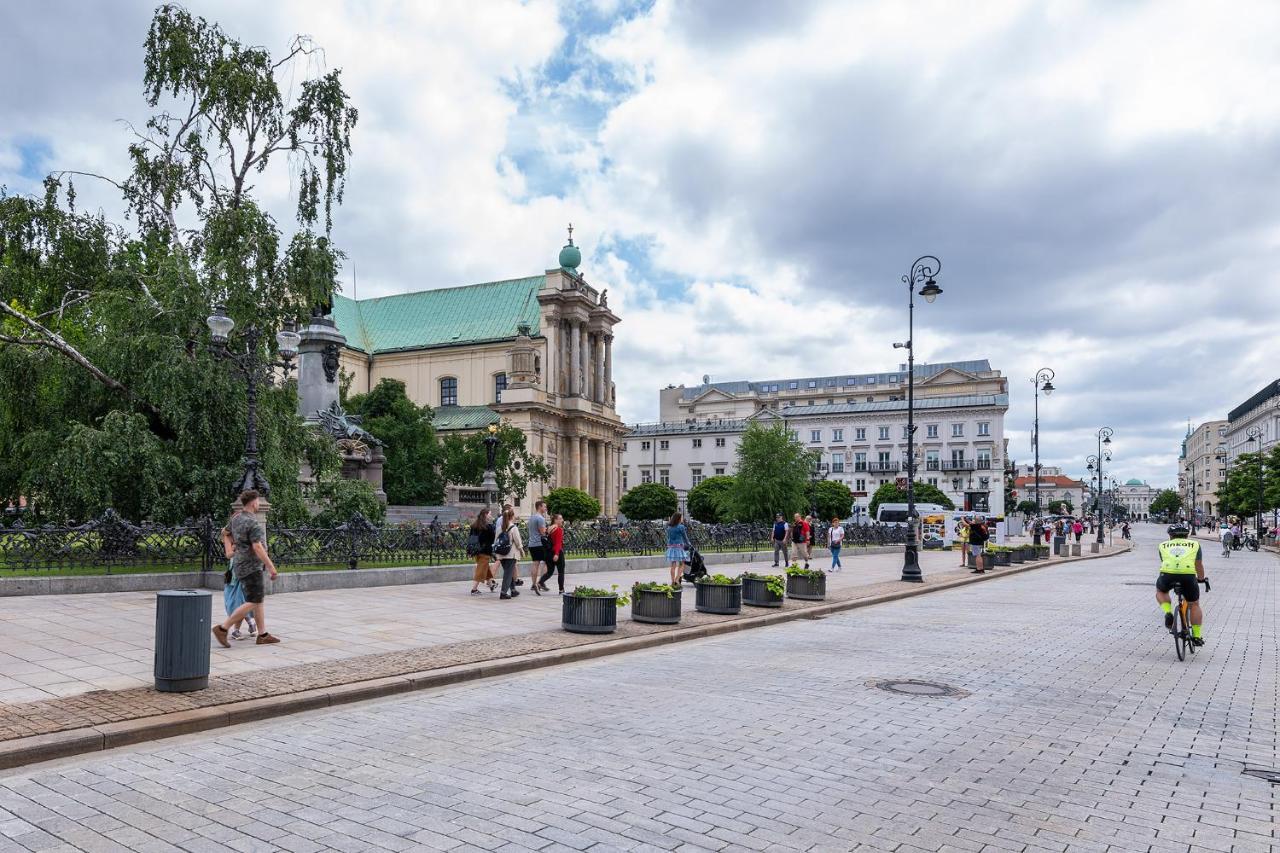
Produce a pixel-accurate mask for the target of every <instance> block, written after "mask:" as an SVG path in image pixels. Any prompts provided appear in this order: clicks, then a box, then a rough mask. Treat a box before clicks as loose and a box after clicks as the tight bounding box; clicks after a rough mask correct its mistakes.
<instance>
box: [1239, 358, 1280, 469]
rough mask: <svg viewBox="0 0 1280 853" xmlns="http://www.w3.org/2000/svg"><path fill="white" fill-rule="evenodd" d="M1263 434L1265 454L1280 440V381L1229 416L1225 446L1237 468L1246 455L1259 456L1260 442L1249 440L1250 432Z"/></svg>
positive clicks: (1269, 385)
mask: <svg viewBox="0 0 1280 853" xmlns="http://www.w3.org/2000/svg"><path fill="white" fill-rule="evenodd" d="M1250 429H1254V430H1256V431H1258V432H1260V433H1261V435H1260V438H1261V441H1262V448H1261V449H1262V451H1263V452H1264V453H1265V452H1267V451H1269V450H1270V449H1271V448H1272V447H1275V446H1276V442H1277V441H1280V379H1278V380H1275V381H1273V382H1268V383H1267V385H1266V386H1265V387H1264V388H1263V389H1262V390H1261V391H1259V392H1258V393H1256V394H1254V395H1253V396H1252V397H1250V398H1249V399H1248V400H1245V401H1244V402H1243V403H1241V404H1240V405H1238V406H1236V407H1235V408H1234V409H1232V410H1231V411H1230V412H1229V413H1228V414H1227V431H1226V435H1225V443H1226V445H1227V456H1228V457H1229V458H1230V459H1231V463H1232V464H1233V465H1234V464H1235V461H1236V459H1238V458H1239V457H1240V454H1242V453H1257V452H1258V449H1259V448H1258V442H1257V441H1254V442H1252V443H1251V442H1250V441H1249V430H1250Z"/></svg>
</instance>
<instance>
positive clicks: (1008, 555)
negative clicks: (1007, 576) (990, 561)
mask: <svg viewBox="0 0 1280 853" xmlns="http://www.w3.org/2000/svg"><path fill="white" fill-rule="evenodd" d="M987 556H989V557H994V558H995V563H994V565H997V566H1011V565H1013V553H1012V552H1010V551H997V552H996V553H994V554H988V555H987Z"/></svg>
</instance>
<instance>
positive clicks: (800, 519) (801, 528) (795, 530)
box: [791, 512, 812, 569]
mask: <svg viewBox="0 0 1280 853" xmlns="http://www.w3.org/2000/svg"><path fill="white" fill-rule="evenodd" d="M811 531H812V528H811V527H810V526H809V522H807V521H805V520H804V516H802V515H801V514H800V513H798V512H797V513H796V515H795V521H793V522H792V524H791V542H792V544H794V545H795V546H796V562H797V563H798V562H800V561H801V560H804V567H805V568H806V569H807V568H809V535H810V533H811Z"/></svg>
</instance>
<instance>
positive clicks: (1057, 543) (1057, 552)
mask: <svg viewBox="0 0 1280 853" xmlns="http://www.w3.org/2000/svg"><path fill="white" fill-rule="evenodd" d="M1066 544H1067V537H1065V536H1055V537H1053V555H1054V556H1055V557H1062V556H1065V555H1064V553H1063V546H1064V545H1066Z"/></svg>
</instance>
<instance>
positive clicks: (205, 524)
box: [0, 510, 906, 574]
mask: <svg viewBox="0 0 1280 853" xmlns="http://www.w3.org/2000/svg"><path fill="white" fill-rule="evenodd" d="M522 526H523V522H522ZM828 527H829V525H827V524H818V525H815V528H816V529H815V530H814V541H815V543H816V544H818V545H823V544H825V543H826V541H827V530H828ZM469 534H470V529H469V528H468V527H467V526H466V525H465V524H458V523H448V524H445V523H441V522H438V521H433V522H431V523H428V524H422V523H413V524H395V525H384V526H379V525H375V524H373V523H372V522H370V521H369V520H367V519H366V518H364V517H363V516H360V515H356V516H353V517H352V518H351V520H350V521H348V522H346V523H345V524H339V525H337V526H335V527H298V528H281V527H268V529H267V547H268V550H269V551H270V553H271V556H272V559H273V560H274V561H275V562H276V564H277V565H279V566H332V567H335V568H337V567H344V566H345V567H346V568H350V569H356V568H359V567H361V566H365V567H377V566H409V565H416V566H439V565H453V564H460V563H468V562H470V561H471V557H468V556H467V551H466V546H467V538H468V536H469ZM771 534H772V525H769V524H749V523H735V524H697V523H694V524H692V525H690V527H689V537H690V539H691V540H692V542H693V544H694V547H696V548H698V549H699V550H702V551H706V552H708V553H710V552H726V551H740V552H746V551H761V552H765V551H770V550H771V549H772V544H771V541H770V539H771ZM905 535H906V529H905V528H902V527H887V526H880V525H847V526H846V527H845V538H844V544H845V546H846V547H848V546H873V545H900V544H903V542H905ZM526 541H527V535H526ZM666 547H667V538H666V525H665V524H664V523H663V522H628V523H626V524H612V523H610V522H607V521H600V522H590V523H580V524H573V525H570V526H569V527H567V528H566V530H565V555H566V557H567V558H568V559H575V558H580V557H618V556H652V555H657V554H662V553H664V552H665V551H666ZM226 562H227V561H226V558H225V557H224V556H223V548H222V538H221V527H220V526H219V525H217V524H215V523H214V522H213V520H212V519H209V518H202V519H198V520H193V521H188V522H186V523H184V524H179V525H173V526H164V525H156V524H149V523H144V524H133V523H131V522H129V521H126V520H125V519H123V518H121V517H120V516H119V515H117V514H116V513H115V512H113V511H111V510H107V512H106V513H104V514H103V516H102V517H101V518H98V519H96V520H94V521H90V522H87V523H85V524H80V525H65V526H59V525H52V524H48V525H41V526H24V525H23V524H22V523H21V521H19V522H17V523H15V524H14V525H13V526H11V527H7V528H6V527H0V573H2V572H5V571H15V572H16V571H23V572H25V571H51V572H74V573H83V574H98V573H105V574H111V573H113V572H131V571H166V570H167V571H174V572H181V571H222V570H223V569H225V568H226Z"/></svg>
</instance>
